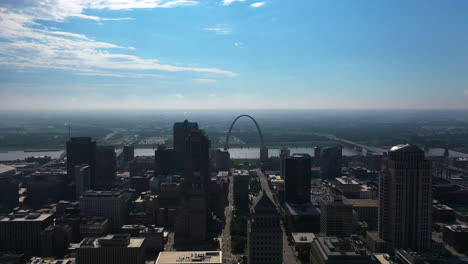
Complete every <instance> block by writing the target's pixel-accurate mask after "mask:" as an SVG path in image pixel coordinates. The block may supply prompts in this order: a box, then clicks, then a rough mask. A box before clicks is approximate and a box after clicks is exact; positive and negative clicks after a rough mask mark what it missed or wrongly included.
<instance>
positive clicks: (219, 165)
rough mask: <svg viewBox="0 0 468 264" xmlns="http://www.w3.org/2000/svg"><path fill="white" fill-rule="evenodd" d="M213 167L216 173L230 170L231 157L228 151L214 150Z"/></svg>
mask: <svg viewBox="0 0 468 264" xmlns="http://www.w3.org/2000/svg"><path fill="white" fill-rule="evenodd" d="M215 167H216V171H229V170H230V169H231V156H230V154H229V151H224V150H220V149H217V150H216V152H215Z"/></svg>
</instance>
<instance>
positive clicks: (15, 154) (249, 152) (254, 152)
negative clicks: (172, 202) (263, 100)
mask: <svg viewBox="0 0 468 264" xmlns="http://www.w3.org/2000/svg"><path fill="white" fill-rule="evenodd" d="M290 150H291V154H294V153H308V154H310V155H311V156H314V149H313V148H290ZM63 152H64V151H63V150H60V151H41V152H24V151H22V150H15V151H7V152H0V161H1V160H18V159H20V160H21V159H25V158H27V157H31V156H49V157H51V158H54V159H55V158H58V157H60V155H62V153H63ZM229 153H230V154H231V158H234V159H258V158H259V157H260V149H259V148H231V149H229ZM279 153H280V150H279V149H277V148H276V149H270V150H269V151H268V154H269V156H270V157H278V156H279ZM357 154H358V152H356V151H355V150H353V149H351V148H343V155H344V156H354V155H357ZM443 154H444V149H442V148H432V149H429V151H428V152H426V155H427V156H442V155H443ZM449 154H450V157H468V154H466V153H461V152H457V151H453V150H449ZM153 155H154V149H152V148H137V149H135V156H153Z"/></svg>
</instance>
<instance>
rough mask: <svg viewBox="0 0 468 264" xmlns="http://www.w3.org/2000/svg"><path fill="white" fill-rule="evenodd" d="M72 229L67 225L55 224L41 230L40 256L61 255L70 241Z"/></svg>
mask: <svg viewBox="0 0 468 264" xmlns="http://www.w3.org/2000/svg"><path fill="white" fill-rule="evenodd" d="M72 235H73V231H72V228H71V227H70V226H69V225H65V224H55V225H50V226H48V227H46V228H45V229H44V230H43V231H42V232H41V256H43V257H63V256H65V255H66V254H67V251H68V245H69V244H70V243H71V242H72Z"/></svg>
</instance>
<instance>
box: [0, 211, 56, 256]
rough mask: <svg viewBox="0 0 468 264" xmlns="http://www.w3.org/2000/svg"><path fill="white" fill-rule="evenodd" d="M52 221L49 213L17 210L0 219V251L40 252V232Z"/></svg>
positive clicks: (37, 253) (29, 253)
mask: <svg viewBox="0 0 468 264" xmlns="http://www.w3.org/2000/svg"><path fill="white" fill-rule="evenodd" d="M52 222H53V214H51V213H43V214H41V213H34V212H31V211H29V210H19V211H16V212H13V213H11V214H9V215H8V216H6V217H4V218H2V219H0V242H1V243H0V251H1V252H12V253H14V252H20V253H25V254H28V255H31V254H34V255H40V254H41V232H42V230H44V229H45V228H46V227H47V226H49V225H51V224H52Z"/></svg>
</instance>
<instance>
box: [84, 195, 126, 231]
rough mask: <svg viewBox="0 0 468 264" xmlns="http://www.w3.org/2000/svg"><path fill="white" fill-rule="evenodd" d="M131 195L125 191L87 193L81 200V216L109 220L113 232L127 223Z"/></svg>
mask: <svg viewBox="0 0 468 264" xmlns="http://www.w3.org/2000/svg"><path fill="white" fill-rule="evenodd" d="M130 202H131V194H130V193H127V192H123V191H87V192H85V193H84V194H83V195H82V196H81V198H80V209H81V215H83V216H88V217H93V216H102V217H105V218H107V219H109V225H110V228H111V231H118V230H119V229H120V227H121V226H122V225H124V224H125V223H126V220H127V216H128V213H129V206H130Z"/></svg>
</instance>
